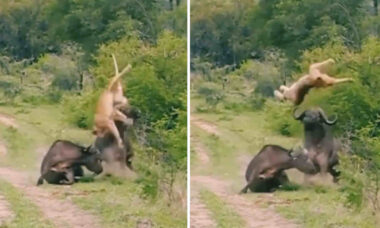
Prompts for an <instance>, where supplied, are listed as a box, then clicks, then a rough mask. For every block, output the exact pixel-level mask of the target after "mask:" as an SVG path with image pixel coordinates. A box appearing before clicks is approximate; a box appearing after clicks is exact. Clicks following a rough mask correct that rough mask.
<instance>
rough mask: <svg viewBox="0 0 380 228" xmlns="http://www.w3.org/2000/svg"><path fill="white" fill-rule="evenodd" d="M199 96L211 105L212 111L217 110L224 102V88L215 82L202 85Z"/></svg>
mask: <svg viewBox="0 0 380 228" xmlns="http://www.w3.org/2000/svg"><path fill="white" fill-rule="evenodd" d="M197 92H198V94H199V95H200V96H202V97H203V98H204V99H205V101H206V104H207V105H209V107H211V108H212V109H215V108H216V106H217V105H218V104H219V103H220V102H221V101H222V100H223V98H224V93H223V90H222V88H221V87H220V86H219V85H218V84H216V83H213V82H205V83H202V84H201V85H200V86H199V88H198V91H197Z"/></svg>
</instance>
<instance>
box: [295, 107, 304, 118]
mask: <svg viewBox="0 0 380 228" xmlns="http://www.w3.org/2000/svg"><path fill="white" fill-rule="evenodd" d="M297 110H298V109H297V108H295V109H293V117H294V119H295V120H301V119H303V117H304V116H305V111H303V112H302V113H301V114H297Z"/></svg>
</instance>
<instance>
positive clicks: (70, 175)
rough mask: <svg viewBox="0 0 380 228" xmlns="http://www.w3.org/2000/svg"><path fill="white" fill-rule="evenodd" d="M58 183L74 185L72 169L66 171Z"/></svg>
mask: <svg viewBox="0 0 380 228" xmlns="http://www.w3.org/2000/svg"><path fill="white" fill-rule="evenodd" d="M60 183H61V184H67V185H71V184H74V171H73V169H68V170H67V171H66V172H65V179H64V180H61V182H60Z"/></svg>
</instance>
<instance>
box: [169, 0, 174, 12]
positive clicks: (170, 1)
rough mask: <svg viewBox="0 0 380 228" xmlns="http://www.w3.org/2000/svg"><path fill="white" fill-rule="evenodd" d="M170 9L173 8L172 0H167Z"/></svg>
mask: <svg viewBox="0 0 380 228" xmlns="http://www.w3.org/2000/svg"><path fill="white" fill-rule="evenodd" d="M169 6H170V10H173V0H169Z"/></svg>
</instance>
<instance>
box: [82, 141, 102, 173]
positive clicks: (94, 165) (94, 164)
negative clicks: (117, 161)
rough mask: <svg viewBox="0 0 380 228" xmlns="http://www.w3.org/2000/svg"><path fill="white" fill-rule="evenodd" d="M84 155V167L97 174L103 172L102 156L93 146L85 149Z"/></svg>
mask: <svg viewBox="0 0 380 228" xmlns="http://www.w3.org/2000/svg"><path fill="white" fill-rule="evenodd" d="M83 153H84V154H85V155H86V156H85V159H84V165H85V166H86V168H87V169H88V170H90V171H92V172H94V173H96V174H99V173H101V172H102V171H103V166H102V154H101V153H100V151H99V150H98V149H96V148H95V147H94V146H93V145H91V146H89V147H87V148H85V149H84V150H83Z"/></svg>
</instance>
